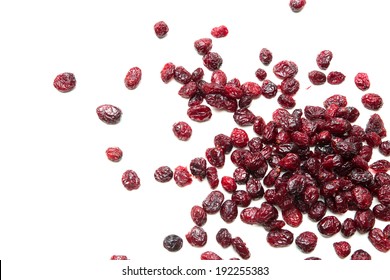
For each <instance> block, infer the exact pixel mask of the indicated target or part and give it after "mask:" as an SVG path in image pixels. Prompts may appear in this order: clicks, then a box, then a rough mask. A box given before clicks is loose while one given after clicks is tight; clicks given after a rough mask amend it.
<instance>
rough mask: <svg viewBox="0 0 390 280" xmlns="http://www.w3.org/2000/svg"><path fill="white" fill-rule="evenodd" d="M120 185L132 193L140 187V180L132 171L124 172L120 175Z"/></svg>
mask: <svg viewBox="0 0 390 280" xmlns="http://www.w3.org/2000/svg"><path fill="white" fill-rule="evenodd" d="M122 184H123V186H124V187H125V188H126V189H127V190H128V191H133V190H136V189H138V188H139V187H140V186H141V180H140V179H139V177H138V175H137V173H136V172H135V171H133V170H126V171H125V172H124V173H123V175H122Z"/></svg>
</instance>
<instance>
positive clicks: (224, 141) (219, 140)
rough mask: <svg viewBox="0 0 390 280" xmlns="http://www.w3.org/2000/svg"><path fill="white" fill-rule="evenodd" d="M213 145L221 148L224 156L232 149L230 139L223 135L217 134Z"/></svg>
mask: <svg viewBox="0 0 390 280" xmlns="http://www.w3.org/2000/svg"><path fill="white" fill-rule="evenodd" d="M214 145H215V147H217V148H221V149H222V150H223V151H224V153H225V154H229V153H230V152H231V150H232V149H233V143H232V139H230V137H229V136H227V135H225V134H218V135H216V136H215V137H214Z"/></svg>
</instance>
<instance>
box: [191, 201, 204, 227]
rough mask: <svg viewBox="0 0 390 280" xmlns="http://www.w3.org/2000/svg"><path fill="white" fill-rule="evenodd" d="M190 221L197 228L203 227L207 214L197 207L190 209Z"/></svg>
mask: <svg viewBox="0 0 390 280" xmlns="http://www.w3.org/2000/svg"><path fill="white" fill-rule="evenodd" d="M191 219H192V221H194V223H195V224H196V225H197V226H200V227H201V226H203V225H204V224H205V223H206V222H207V213H206V211H204V209H203V208H202V207H200V206H198V205H195V206H193V207H192V208H191Z"/></svg>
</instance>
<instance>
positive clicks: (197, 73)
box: [191, 67, 204, 82]
mask: <svg viewBox="0 0 390 280" xmlns="http://www.w3.org/2000/svg"><path fill="white" fill-rule="evenodd" d="M203 76H204V71H203V69H202V68H200V67H198V68H196V69H195V70H194V71H193V72H192V74H191V80H192V81H194V82H199V81H201V80H202V79H203Z"/></svg>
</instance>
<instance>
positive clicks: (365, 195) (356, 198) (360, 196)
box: [352, 186, 373, 210]
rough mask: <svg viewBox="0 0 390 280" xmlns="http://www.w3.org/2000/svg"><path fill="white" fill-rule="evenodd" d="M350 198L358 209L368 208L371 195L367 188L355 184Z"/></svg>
mask: <svg viewBox="0 0 390 280" xmlns="http://www.w3.org/2000/svg"><path fill="white" fill-rule="evenodd" d="M352 199H353V202H354V203H355V204H356V206H357V208H358V209H360V210H366V209H368V208H370V206H371V203H372V199H373V197H372V194H371V192H370V191H369V190H368V189H366V188H364V187H361V186H356V187H354V188H353V189H352Z"/></svg>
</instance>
